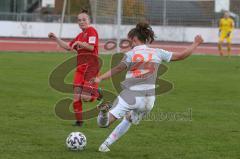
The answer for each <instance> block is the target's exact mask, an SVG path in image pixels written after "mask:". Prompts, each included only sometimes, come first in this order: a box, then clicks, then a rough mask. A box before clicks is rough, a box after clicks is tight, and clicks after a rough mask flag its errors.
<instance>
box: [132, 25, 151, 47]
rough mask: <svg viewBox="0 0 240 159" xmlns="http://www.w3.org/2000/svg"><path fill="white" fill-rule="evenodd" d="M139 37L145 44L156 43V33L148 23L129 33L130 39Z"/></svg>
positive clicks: (137, 26)
mask: <svg viewBox="0 0 240 159" xmlns="http://www.w3.org/2000/svg"><path fill="white" fill-rule="evenodd" d="M134 37H137V38H138V39H139V40H140V41H141V42H143V43H150V44H151V43H152V42H153V41H154V37H155V35H154V31H153V30H152V28H151V26H150V25H149V24H148V23H146V22H140V23H138V24H137V25H136V27H135V28H133V29H132V30H130V31H129V33H128V38H130V39H133V38H134Z"/></svg>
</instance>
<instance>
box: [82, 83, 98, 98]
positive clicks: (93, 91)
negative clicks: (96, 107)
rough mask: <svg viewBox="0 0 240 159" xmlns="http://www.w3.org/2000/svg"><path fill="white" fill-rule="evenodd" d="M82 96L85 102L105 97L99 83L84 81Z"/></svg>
mask: <svg viewBox="0 0 240 159" xmlns="http://www.w3.org/2000/svg"><path fill="white" fill-rule="evenodd" d="M81 98H82V100H83V101H84V102H93V101H95V100H96V99H97V100H101V99H102V98H103V94H102V90H101V89H100V88H98V85H97V84H92V83H89V82H88V81H84V86H83V90H82V93H81Z"/></svg>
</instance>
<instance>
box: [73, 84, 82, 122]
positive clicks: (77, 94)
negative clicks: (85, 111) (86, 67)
mask: <svg viewBox="0 0 240 159" xmlns="http://www.w3.org/2000/svg"><path fill="white" fill-rule="evenodd" d="M81 90H82V89H81V87H74V99H73V109H74V112H75V117H76V122H75V126H82V123H83V121H82V100H81Z"/></svg>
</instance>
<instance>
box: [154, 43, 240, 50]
mask: <svg viewBox="0 0 240 159" xmlns="http://www.w3.org/2000/svg"><path fill="white" fill-rule="evenodd" d="M150 46H151V47H167V48H181V49H185V48H186V47H188V45H184V46H182V45H174V44H173V45H162V44H159V45H156V44H151V45H150ZM197 49H210V50H217V49H218V48H217V45H216V46H199V47H198V48H197ZM232 50H240V48H238V47H232Z"/></svg>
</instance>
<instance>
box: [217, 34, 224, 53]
mask: <svg viewBox="0 0 240 159" xmlns="http://www.w3.org/2000/svg"><path fill="white" fill-rule="evenodd" d="M224 38H225V37H224V33H223V32H221V33H220V36H219V41H218V51H219V54H220V56H223V51H222V44H223V41H224Z"/></svg>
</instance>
